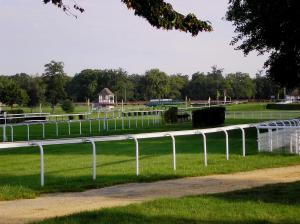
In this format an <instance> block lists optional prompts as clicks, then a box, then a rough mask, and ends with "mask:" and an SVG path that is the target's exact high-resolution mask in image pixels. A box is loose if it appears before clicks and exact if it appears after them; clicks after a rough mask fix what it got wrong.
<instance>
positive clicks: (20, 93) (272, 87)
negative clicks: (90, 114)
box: [0, 61, 282, 108]
mask: <svg viewBox="0 0 300 224" xmlns="http://www.w3.org/2000/svg"><path fill="white" fill-rule="evenodd" d="M105 87H108V88H109V89H111V90H112V91H113V92H114V94H115V97H116V99H117V100H118V101H121V100H123V101H125V102H128V101H145V100H150V99H163V98H170V99H174V100H185V99H186V98H188V99H191V100H208V98H209V97H210V98H211V99H222V98H223V97H224V95H226V96H227V98H231V99H254V98H255V99H270V97H271V96H275V97H276V98H277V97H279V94H282V88H281V87H280V86H279V85H277V84H274V83H273V82H272V81H271V80H270V79H269V78H268V77H266V76H263V75H262V74H256V76H255V78H251V77H250V75H249V74H247V73H242V72H236V73H230V74H224V72H223V70H222V69H219V68H217V67H216V66H213V67H212V70H211V71H210V72H208V73H203V72H196V73H194V74H192V76H191V77H190V78H189V76H188V75H182V74H175V75H168V74H166V73H165V72H163V71H160V70H159V69H151V70H149V71H146V72H145V74H128V73H127V72H126V71H124V70H123V69H115V70H114V69H103V70H100V69H85V70H83V71H81V72H80V73H77V74H75V76H74V77H71V76H68V75H67V74H66V73H65V72H64V63H63V62H56V61H51V62H50V63H48V64H46V65H45V71H44V73H43V74H42V75H34V76H32V75H28V74H25V73H20V74H16V75H13V76H0V102H2V103H4V104H7V105H10V106H12V105H14V104H19V105H26V106H29V107H36V106H38V105H39V104H41V103H43V104H45V103H47V104H50V105H51V106H52V107H53V108H54V106H55V105H57V104H58V103H59V102H61V101H62V100H64V99H71V100H73V101H74V102H84V101H86V100H87V99H89V100H91V101H93V100H95V99H96V98H97V96H98V93H99V92H100V91H101V90H102V89H103V88H105Z"/></svg>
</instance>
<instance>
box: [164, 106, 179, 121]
mask: <svg viewBox="0 0 300 224" xmlns="http://www.w3.org/2000/svg"><path fill="white" fill-rule="evenodd" d="M177 113H178V108H177V107H170V108H169V110H167V111H165V113H164V121H165V122H166V123H176V122H177V121H178V117H177Z"/></svg>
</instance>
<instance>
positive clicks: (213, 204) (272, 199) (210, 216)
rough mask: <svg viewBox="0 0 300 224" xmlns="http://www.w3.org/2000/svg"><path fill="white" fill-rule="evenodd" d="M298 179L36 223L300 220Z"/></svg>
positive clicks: (175, 223)
mask: <svg viewBox="0 0 300 224" xmlns="http://www.w3.org/2000/svg"><path fill="white" fill-rule="evenodd" d="M299 211H300V182H294V183H288V184H276V185H267V186H264V187H259V188H253V189H249V190H242V191H234V192H229V193H222V194H213V195H206V196H191V197H183V198H178V199H160V200H155V201H151V202H146V203H142V204H136V205H130V206H125V207H116V208H109V209H102V210H99V211H93V212H83V213H79V214H74V215H71V216H66V217H60V218H54V219H49V220H45V221H41V222H37V223H36V224H54V223H55V224H81V223H86V224H106V223H107V224H108V223H122V224H129V223H130V224H140V223H146V224H157V223H164V224H183V223H189V224H190V223H191V224H204V223H205V224H206V223H210V224H217V223H218V224H219V223H225V224H228V223H235V224H246V223H249V224H254V223H256V224H258V223H300V215H299Z"/></svg>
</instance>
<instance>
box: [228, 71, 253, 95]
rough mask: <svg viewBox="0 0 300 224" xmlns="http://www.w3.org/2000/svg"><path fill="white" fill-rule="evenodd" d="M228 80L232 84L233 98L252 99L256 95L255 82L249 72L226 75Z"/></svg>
mask: <svg viewBox="0 0 300 224" xmlns="http://www.w3.org/2000/svg"><path fill="white" fill-rule="evenodd" d="M226 81H227V83H228V84H229V85H230V86H231V89H232V95H231V97H232V98H236V99H250V98H252V97H254V93H255V87H254V82H253V80H252V79H251V78H250V76H249V74H246V73H241V72H236V73H231V74H228V75H227V76H226Z"/></svg>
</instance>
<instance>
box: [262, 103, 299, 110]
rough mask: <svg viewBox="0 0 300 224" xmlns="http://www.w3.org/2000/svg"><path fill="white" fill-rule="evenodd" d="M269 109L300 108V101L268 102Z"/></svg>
mask: <svg viewBox="0 0 300 224" xmlns="http://www.w3.org/2000/svg"><path fill="white" fill-rule="evenodd" d="M267 109H270V110H300V104H299V103H291V104H275V103H270V104H267Z"/></svg>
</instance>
